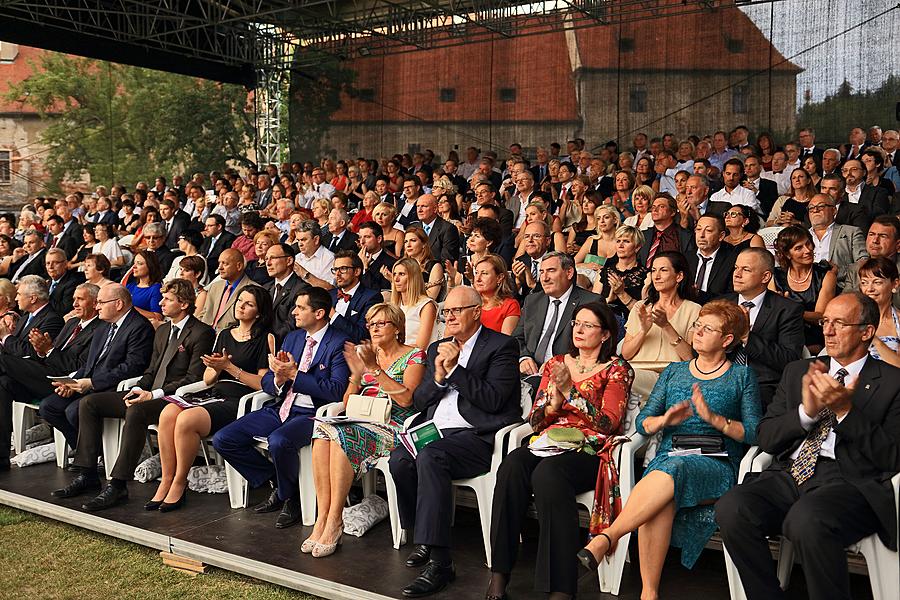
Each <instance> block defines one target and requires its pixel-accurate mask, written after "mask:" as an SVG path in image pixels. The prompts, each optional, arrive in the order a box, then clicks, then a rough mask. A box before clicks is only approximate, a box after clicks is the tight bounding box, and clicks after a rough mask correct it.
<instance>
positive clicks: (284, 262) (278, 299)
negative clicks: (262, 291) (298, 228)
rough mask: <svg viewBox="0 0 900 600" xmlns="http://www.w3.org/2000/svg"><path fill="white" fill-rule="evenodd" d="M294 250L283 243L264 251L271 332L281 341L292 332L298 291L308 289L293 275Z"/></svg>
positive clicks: (307, 286) (306, 285)
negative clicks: (269, 280) (268, 278)
mask: <svg viewBox="0 0 900 600" xmlns="http://www.w3.org/2000/svg"><path fill="white" fill-rule="evenodd" d="M294 253H295V252H294V248H293V247H291V245H290V244H286V243H284V242H282V243H280V244H275V245H274V246H272V247H271V248H269V249H268V250H267V251H266V256H265V263H266V272H267V273H268V274H269V277H271V278H272V281H271V282H270V283H268V284H266V286H265V288H266V289H267V290H268V291H269V294H270V295H271V296H272V315H273V319H272V332H273V333H274V334H275V335H276V336H277V337H278V339H279V340H283V339H284V338H285V337H287V334H289V333H290V332H291V331H293V330H294V316H293V315H292V314H291V313H292V312H293V311H294V303H295V302H296V301H297V294H299V293H300V290H303V289H307V288H309V285H308V284H306V283H305V282H304V281H303V280H302V279H300V277H299V276H298V275H297V274H296V273H294Z"/></svg>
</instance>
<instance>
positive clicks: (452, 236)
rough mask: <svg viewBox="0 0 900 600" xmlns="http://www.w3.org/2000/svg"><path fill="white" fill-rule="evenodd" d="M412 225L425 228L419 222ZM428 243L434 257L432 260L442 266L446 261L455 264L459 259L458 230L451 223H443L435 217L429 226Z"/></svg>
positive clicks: (443, 221)
mask: <svg viewBox="0 0 900 600" xmlns="http://www.w3.org/2000/svg"><path fill="white" fill-rule="evenodd" d="M414 224H415V225H419V226H420V227H422V228H423V229H424V228H425V224H424V223H422V222H421V221H415V222H414ZM428 241H429V242H430V243H431V253H432V254H433V255H434V259H435V260H437V261H440V263H441V264H442V265H443V264H444V263H445V262H446V261H448V260H452V261H454V262H456V259H458V258H459V230H458V229H457V228H456V225H454V224H453V223H450V222H449V221H445V220H444V219H442V218H441V217H435V219H434V222H433V223H432V224H431V233H429V234H428Z"/></svg>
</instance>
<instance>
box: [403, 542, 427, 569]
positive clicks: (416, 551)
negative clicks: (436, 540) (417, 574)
mask: <svg viewBox="0 0 900 600" xmlns="http://www.w3.org/2000/svg"><path fill="white" fill-rule="evenodd" d="M429 558H431V548H430V547H428V546H423V545H422V544H419V545H418V546H416V547H415V548H413V551H412V553H411V554H410V555H409V556H407V557H406V566H407V567H424V566H425V564H426V563H427V562H428V559H429Z"/></svg>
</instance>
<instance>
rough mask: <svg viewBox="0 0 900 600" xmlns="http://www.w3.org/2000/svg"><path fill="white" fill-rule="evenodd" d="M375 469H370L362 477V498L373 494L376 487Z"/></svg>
mask: <svg viewBox="0 0 900 600" xmlns="http://www.w3.org/2000/svg"><path fill="white" fill-rule="evenodd" d="M376 473H377V471H376V470H375V469H370V470H369V472H368V473H366V474H365V475H363V477H362V491H363V498H366V497H368V496H374V495H375V490H376V489H377V488H378V476H377V475H376Z"/></svg>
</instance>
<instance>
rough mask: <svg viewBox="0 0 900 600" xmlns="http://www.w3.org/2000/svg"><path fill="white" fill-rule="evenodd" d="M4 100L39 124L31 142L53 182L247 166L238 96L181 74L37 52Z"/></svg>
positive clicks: (249, 125)
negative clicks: (42, 152)
mask: <svg viewBox="0 0 900 600" xmlns="http://www.w3.org/2000/svg"><path fill="white" fill-rule="evenodd" d="M33 70H34V74H33V75H31V76H30V77H28V78H27V79H25V80H24V81H22V82H21V83H19V84H17V85H15V86H14V87H13V88H12V89H11V90H10V91H9V93H8V95H7V99H9V100H13V101H27V102H28V103H29V104H30V105H31V106H33V107H34V108H35V109H36V110H38V111H39V112H40V114H41V115H42V116H43V117H45V118H47V119H48V122H49V124H48V126H47V127H46V129H45V130H44V132H43V133H42V134H41V138H42V139H41V141H42V142H43V143H44V144H46V145H47V146H48V147H49V151H48V153H47V157H46V160H45V162H46V165H47V168H48V170H49V172H50V175H51V177H52V178H53V181H54V182H59V181H63V180H65V179H70V180H71V179H79V178H80V177H81V174H82V173H83V172H87V173H89V174H90V176H91V180H92V181H93V182H96V183H103V184H112V183H116V182H125V183H130V184H131V183H134V182H136V181H138V180H147V179H152V178H153V177H154V176H156V175H169V174H171V173H173V172H193V171H204V170H210V169H213V168H221V167H222V165H223V164H224V163H226V162H229V161H235V162H239V163H243V164H247V163H249V160H248V158H247V153H248V150H249V149H250V148H251V146H252V140H253V132H254V129H253V116H252V114H250V113H248V110H247V92H246V90H245V89H244V88H242V87H240V86H235V85H224V84H219V83H215V82H211V81H205V80H199V79H194V78H191V77H186V76H183V75H175V74H171V73H164V72H161V71H153V70H150V69H142V68H138V67H131V66H126V65H119V64H114V63H109V62H102V61H96V60H92V59H87V58H79V57H73V56H68V55H65V54H57V53H49V52H48V53H46V54H44V55H43V57H42V59H41V61H40V63H39V64H36V65H33Z"/></svg>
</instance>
